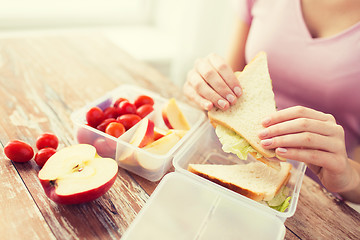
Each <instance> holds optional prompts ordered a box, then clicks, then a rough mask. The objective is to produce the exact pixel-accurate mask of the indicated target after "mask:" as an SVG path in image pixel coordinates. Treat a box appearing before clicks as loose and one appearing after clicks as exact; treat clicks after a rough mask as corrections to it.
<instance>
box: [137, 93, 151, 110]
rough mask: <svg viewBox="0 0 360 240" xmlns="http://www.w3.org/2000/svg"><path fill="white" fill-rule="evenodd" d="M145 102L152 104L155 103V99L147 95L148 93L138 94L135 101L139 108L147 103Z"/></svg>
mask: <svg viewBox="0 0 360 240" xmlns="http://www.w3.org/2000/svg"><path fill="white" fill-rule="evenodd" d="M145 104H150V105H154V100H153V99H152V98H151V97H149V96H146V95H140V96H138V97H137V98H136V99H135V101H134V105H135V106H136V107H137V108H138V107H140V106H142V105H145Z"/></svg>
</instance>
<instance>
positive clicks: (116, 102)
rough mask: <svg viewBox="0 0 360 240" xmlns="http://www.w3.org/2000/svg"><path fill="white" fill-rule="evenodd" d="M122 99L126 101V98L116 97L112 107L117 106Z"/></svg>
mask: <svg viewBox="0 0 360 240" xmlns="http://www.w3.org/2000/svg"><path fill="white" fill-rule="evenodd" d="M122 101H128V100H127V99H126V98H122V97H121V98H118V99H117V100H116V101H115V102H114V107H116V108H117V107H119V104H120V103H121V102H122Z"/></svg>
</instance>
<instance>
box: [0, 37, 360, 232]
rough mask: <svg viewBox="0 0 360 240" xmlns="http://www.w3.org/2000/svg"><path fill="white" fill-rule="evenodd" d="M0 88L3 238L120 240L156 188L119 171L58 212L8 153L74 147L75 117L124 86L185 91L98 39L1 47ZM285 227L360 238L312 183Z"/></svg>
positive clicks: (175, 93) (28, 170) (30, 168)
mask: <svg viewBox="0 0 360 240" xmlns="http://www.w3.org/2000/svg"><path fill="white" fill-rule="evenodd" d="M0 84H1V87H0V100H1V105H0V111H1V118H0V142H1V153H0V158H1V162H0V176H1V182H0V191H1V195H0V202H1V206H0V214H1V216H2V217H1V218H0V233H1V237H0V238H1V239H119V238H121V236H122V234H123V233H124V232H125V231H126V229H127V228H128V226H129V225H130V224H131V222H132V221H133V220H134V218H135V217H136V215H137V213H138V212H139V211H140V209H141V208H142V207H143V206H144V204H145V203H146V201H147V199H148V198H149V196H150V195H151V193H152V192H153V191H154V189H155V188H156V186H157V184H158V182H155V183H154V182H150V181H147V180H145V179H143V178H141V177H139V176H136V175H135V174H132V173H129V172H127V171H125V170H123V169H121V168H119V173H118V176H117V179H116V181H115V184H114V186H113V187H112V188H111V189H110V190H109V192H107V193H106V194H105V195H104V196H103V197H100V198H98V199H97V200H95V201H93V202H89V203H86V204H80V205H72V206H66V205H57V204H55V203H53V202H52V201H50V200H49V199H48V198H47V197H46V195H45V194H44V192H43V190H42V187H41V185H40V182H39V180H38V178H37V174H38V172H39V167H38V166H37V165H36V164H35V163H34V161H30V162H28V163H24V164H20V163H16V164H15V163H12V162H11V161H10V160H8V159H7V158H6V156H5V155H4V153H3V147H4V146H5V144H6V143H7V142H8V141H9V140H11V139H19V140H23V141H25V142H28V143H29V144H30V145H31V146H33V147H35V141H36V138H37V137H38V136H39V135H40V134H41V133H43V132H53V133H55V134H56V135H57V136H58V138H59V142H60V143H59V148H62V147H65V146H68V145H71V144H74V143H76V142H75V140H74V137H73V124H72V122H71V119H70V115H71V113H72V112H74V111H75V110H77V109H79V108H80V107H82V106H84V105H85V104H87V103H89V102H91V101H93V100H95V99H97V98H99V97H101V96H102V95H104V94H105V93H107V92H108V91H111V90H112V89H114V88H116V87H118V86H119V85H121V84H134V85H138V86H141V87H144V88H148V89H150V90H152V91H155V92H158V93H159V94H160V95H162V96H163V97H167V98H168V97H176V98H178V99H181V100H183V101H186V99H185V98H184V97H183V95H182V92H181V89H178V88H177V87H175V86H174V85H173V84H172V83H171V82H170V81H169V80H168V79H166V78H165V77H164V76H162V75H161V74H160V73H159V72H157V71H156V70H154V69H153V68H151V67H149V66H148V65H146V64H144V63H142V62H140V61H138V60H136V59H133V58H132V57H130V56H129V55H127V54H126V53H125V52H123V51H122V50H120V49H118V48H117V47H115V46H114V45H113V44H111V43H110V42H109V41H107V40H106V39H105V38H103V37H101V36H99V34H82V35H78V36H76V35H72V36H67V35H62V36H46V37H22V38H7V39H0ZM188 103H189V102H188ZM170 171H171V170H170ZM285 225H286V227H287V232H286V236H285V238H286V239H359V238H360V214H359V213H357V212H355V211H354V210H352V209H351V208H350V207H348V206H347V205H346V204H344V203H342V202H339V201H338V200H336V199H334V198H333V197H332V196H331V195H329V194H328V193H327V192H326V191H324V190H323V189H321V187H320V186H319V185H317V184H316V183H315V182H313V181H312V180H311V179H309V178H307V177H305V178H304V182H303V186H302V189H301V194H300V198H299V203H298V208H297V211H296V213H295V215H294V216H293V217H291V218H289V219H288V220H287V221H286V222H285Z"/></svg>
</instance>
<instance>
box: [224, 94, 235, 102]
mask: <svg viewBox="0 0 360 240" xmlns="http://www.w3.org/2000/svg"><path fill="white" fill-rule="evenodd" d="M226 99H227V100H228V101H229V102H230V103H233V102H234V101H235V97H234V95H232V94H228V95H226Z"/></svg>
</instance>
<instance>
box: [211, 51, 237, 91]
mask: <svg viewBox="0 0 360 240" xmlns="http://www.w3.org/2000/svg"><path fill="white" fill-rule="evenodd" d="M208 59H209V62H210V63H211V65H212V66H213V67H214V68H215V70H216V71H217V72H218V74H219V75H220V77H221V78H222V79H223V81H224V82H225V83H226V84H227V86H228V87H229V88H230V89H231V90H232V92H233V93H234V94H235V95H236V96H237V97H240V96H241V94H242V89H241V86H240V84H239V80H238V79H237V78H236V76H235V74H234V72H233V70H232V69H231V68H230V66H229V65H228V64H227V63H226V62H225V60H224V59H223V58H222V57H220V56H219V55H216V54H210V55H209V57H208Z"/></svg>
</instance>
